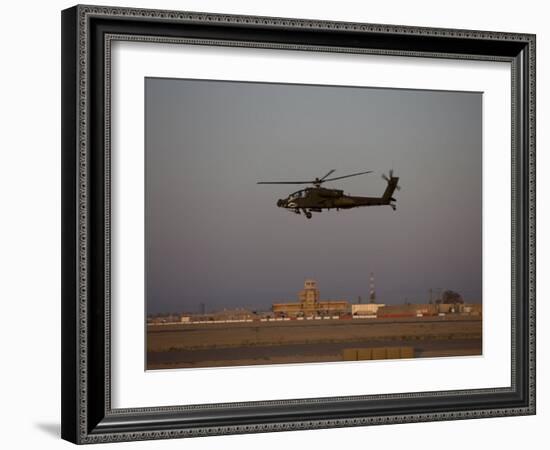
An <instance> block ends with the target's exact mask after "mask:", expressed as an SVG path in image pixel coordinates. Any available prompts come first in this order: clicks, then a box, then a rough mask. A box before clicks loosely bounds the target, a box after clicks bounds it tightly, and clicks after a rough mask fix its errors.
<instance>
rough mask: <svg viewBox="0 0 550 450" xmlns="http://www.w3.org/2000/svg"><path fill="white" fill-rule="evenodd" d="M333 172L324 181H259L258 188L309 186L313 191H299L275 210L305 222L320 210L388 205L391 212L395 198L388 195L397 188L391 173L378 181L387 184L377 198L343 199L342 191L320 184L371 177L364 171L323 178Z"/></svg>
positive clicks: (347, 196)
mask: <svg viewBox="0 0 550 450" xmlns="http://www.w3.org/2000/svg"><path fill="white" fill-rule="evenodd" d="M333 172H334V170H331V171H329V172H328V173H327V174H326V175H325V176H324V177H322V178H315V179H314V180H311V181H259V182H258V184H312V185H313V187H307V188H305V189H300V190H299V191H296V192H294V193H292V194H290V195H289V196H288V197H286V198H281V199H279V200H277V206H278V207H279V208H285V209H287V210H291V211H293V212H295V213H296V214H301V213H304V215H305V216H306V217H307V218H308V219H311V217H312V214H311V213H312V212H321V211H322V210H323V209H336V210H340V209H351V208H358V207H361V206H380V205H389V206H391V208H392V209H393V210H394V211H395V203H394V202H395V198H393V197H392V195H393V193H394V191H395V190H396V189H399V186H397V182H398V181H399V177H394V176H393V170H390V173H389V176H386V175H382V178H383V179H384V180H386V182H387V186H386V189H385V191H384V193H383V194H382V196H381V197H363V196H356V195H347V194H344V191H343V190H341V189H329V188H325V187H322V184H323V183H326V182H327V181H335V180H341V179H344V178H350V177H355V176H358V175H365V174H368V173H371V171H366V172H358V173H353V174H349V175H344V176H340V177H333V178H327V177H328V176H329V175H331V174H332V173H333Z"/></svg>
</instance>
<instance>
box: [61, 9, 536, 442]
mask: <svg viewBox="0 0 550 450" xmlns="http://www.w3.org/2000/svg"><path fill="white" fill-rule="evenodd" d="M117 41H136V42H148V43H155V44H163V43H165V44H166V43H169V44H177V43H178V42H180V43H181V42H186V43H187V44H191V45H196V46H197V48H199V49H200V48H203V47H204V48H208V47H209V46H219V47H239V48H259V49H263V50H264V51H266V52H269V51H270V50H274V49H277V50H283V51H299V52H303V53H306V52H320V53H331V54H332V53H334V54H340V53H346V54H364V55H382V56H388V57H411V58H434V59H443V60H451V61H458V62H460V61H470V60H474V61H499V62H505V63H508V64H509V65H510V73H511V80H510V85H511V91H510V102H511V106H512V107H511V112H512V114H511V120H510V135H511V142H510V146H511V155H512V158H511V168H512V170H511V173H510V179H511V180H510V181H511V192H510V196H511V210H510V211H509V214H510V215H509V218H510V223H511V230H512V236H511V241H510V242H511V255H512V258H511V262H510V267H511V288H510V291H511V303H510V304H511V311H510V318H511V336H510V337H511V343H510V344H509V350H510V361H511V367H510V374H509V375H510V380H511V382H510V385H509V386H492V387H486V388H476V389H457V390H434V391H422V392H400V393H379V394H375V395H373V394H369V395H353V396H345V395H338V394H336V395H335V396H328V397H307V398H306V397H304V398H284V399H279V400H257V401H237V402H220V403H208V404H206V403H205V404H196V403H194V404H185V405H178V404H176V405H170V406H155V405H150V406H145V407H130V408H115V407H113V403H112V389H113V385H112V377H113V371H114V366H115V364H114V361H113V355H112V354H111V349H112V346H111V344H112V342H111V338H112V333H113V332H114V331H115V330H114V329H113V327H115V326H116V324H114V323H112V321H111V318H112V316H111V313H112V302H113V301H116V299H115V298H113V297H112V295H111V283H112V281H113V280H112V278H111V268H112V266H111V259H112V256H113V255H112V253H111V245H112V244H113V242H112V240H111V237H112V235H111V221H110V219H111V214H112V212H113V211H112V209H111V206H112V205H111V196H110V185H111V183H112V182H113V177H114V176H115V175H116V174H115V173H111V170H110V169H111V166H110V164H111V135H112V134H111V133H112V132H113V130H112V129H111V116H110V101H111V98H112V95H113V92H112V91H111V89H112V86H111V78H110V74H111V72H110V71H111V62H112V61H111V48H112V47H111V46H112V44H113V43H114V42H117ZM535 42H536V39H535V36H534V35H531V34H517V33H508V32H487V31H471V30H454V29H435V28H423V27H410V26H395V25H380V24H365V23H347V22H330V21H318V20H305V19H289V18H272V17H257V16H235V15H222V14H210V13H208V14H206V13H198V12H181V11H160V10H146V9H133V8H120V7H103V6H83V5H78V6H75V7H72V8H69V9H67V10H64V11H63V12H62V330H61V331H62V348H61V351H62V371H61V372H62V399H61V407H62V437H63V438H64V439H66V440H68V441H71V442H74V443H77V444H85V443H100V442H114V441H133V440H143V439H167V438H179V437H195V436H209V435H220V434H239V433H256V432H271V431H287V430H303V429H314V428H330V427H347V426H365V425H376V424H392V423H408V422H426V421H440V420H458V419H471V418H486V417H498V416H512V415H530V414H535V411H536V408H535V404H536V399H535V396H536V392H535V49H536V47H535ZM139 282H140V283H141V281H139ZM136 283H137V281H136ZM486 295H488V296H490V295H491V293H490V292H488V293H487V294H486ZM503 345H506V348H508V343H505V344H503Z"/></svg>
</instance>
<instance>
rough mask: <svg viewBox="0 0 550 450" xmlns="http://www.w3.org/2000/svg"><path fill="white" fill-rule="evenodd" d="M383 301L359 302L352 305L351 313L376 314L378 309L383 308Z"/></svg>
mask: <svg viewBox="0 0 550 450" xmlns="http://www.w3.org/2000/svg"><path fill="white" fill-rule="evenodd" d="M384 306H386V305H384V304H382V303H359V304H355V305H351V314H352V315H354V316H375V315H376V314H378V309H380V308H383V307H384Z"/></svg>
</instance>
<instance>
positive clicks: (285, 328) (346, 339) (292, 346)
mask: <svg viewBox="0 0 550 450" xmlns="http://www.w3.org/2000/svg"><path fill="white" fill-rule="evenodd" d="M481 325H482V321H481V318H479V317H470V316H455V317H452V318H451V317H448V316H446V317H422V318H409V319H399V320H396V319H353V320H327V321H288V322H253V323H230V324H170V325H149V326H148V327H147V368H148V369H160V368H178V367H213V366H218V367H220V366H235V365H250V364H283V363H297V362H321V361H342V360H344V356H343V355H344V350H345V349H349V348H375V347H376V348H380V347H395V346H408V347H412V348H413V349H414V357H428V356H429V357H434V356H464V355H480V354H481V352H482V336H481V332H482V326H481Z"/></svg>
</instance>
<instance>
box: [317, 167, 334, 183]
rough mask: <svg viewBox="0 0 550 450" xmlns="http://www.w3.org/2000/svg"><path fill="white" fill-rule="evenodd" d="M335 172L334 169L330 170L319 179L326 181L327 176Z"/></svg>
mask: <svg viewBox="0 0 550 450" xmlns="http://www.w3.org/2000/svg"><path fill="white" fill-rule="evenodd" d="M333 172H334V169H332V170H330V171H329V172H328V173H327V174H326V175H325V176H324V177H322V178H321V179H319V181H324V180H325V178H326V177H328V176H329V175H330V174H331V173H333Z"/></svg>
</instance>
